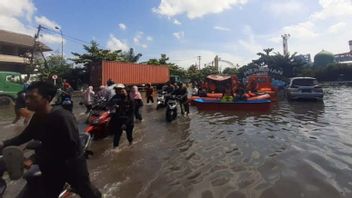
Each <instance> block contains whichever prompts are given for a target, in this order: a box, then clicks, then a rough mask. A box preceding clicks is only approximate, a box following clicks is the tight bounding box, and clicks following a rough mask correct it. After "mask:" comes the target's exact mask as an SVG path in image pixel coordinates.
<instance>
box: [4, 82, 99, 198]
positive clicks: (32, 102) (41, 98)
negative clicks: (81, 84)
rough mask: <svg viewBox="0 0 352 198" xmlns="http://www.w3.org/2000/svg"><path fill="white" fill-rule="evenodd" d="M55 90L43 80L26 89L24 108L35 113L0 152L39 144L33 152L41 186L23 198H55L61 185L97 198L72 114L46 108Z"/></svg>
mask: <svg viewBox="0 0 352 198" xmlns="http://www.w3.org/2000/svg"><path fill="white" fill-rule="evenodd" d="M56 91H57V90H56V87H55V86H54V85H52V84H51V83H48V82H43V81H38V82H33V83H32V84H31V85H30V86H29V87H28V89H27V93H26V105H27V107H28V109H29V110H32V111H34V112H35V113H34V115H33V117H32V119H31V121H30V123H29V124H28V126H27V127H26V128H25V129H24V131H23V132H22V133H21V134H19V135H18V136H16V137H14V138H11V139H8V140H6V141H4V142H0V150H1V149H2V148H4V147H7V146H19V145H22V144H24V143H26V142H28V141H30V140H32V139H34V140H38V141H40V142H41V146H40V147H39V148H38V149H36V151H35V153H36V159H37V163H38V165H39V168H40V170H41V172H42V176H41V180H42V182H41V184H42V185H43V187H42V188H41V191H40V192H38V191H35V192H34V191H33V190H32V191H31V190H29V191H26V193H24V194H22V196H23V197H39V198H41V197H43V198H44V197H45V198H54V197H58V196H59V194H60V192H61V191H62V189H63V188H64V185H65V183H68V184H70V185H71V186H72V187H73V188H74V189H75V192H76V193H77V194H79V195H80V196H81V197H89V198H96V197H97V198H98V197H101V193H100V192H99V191H98V190H97V189H96V188H95V187H94V186H93V185H92V184H91V182H90V179H89V173H88V168H87V163H86V159H85V156H84V152H83V149H82V147H81V140H80V138H79V132H78V128H77V125H76V120H75V118H74V116H73V114H72V113H70V112H68V111H66V110H63V109H62V108H61V107H52V106H51V105H50V102H51V100H52V99H53V98H54V96H55V94H56ZM29 188H30V187H29ZM28 193H29V194H28ZM32 193H34V194H35V195H33V194H32Z"/></svg>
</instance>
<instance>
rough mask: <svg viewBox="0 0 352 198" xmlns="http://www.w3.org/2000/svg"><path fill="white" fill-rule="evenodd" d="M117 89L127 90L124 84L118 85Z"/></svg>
mask: <svg viewBox="0 0 352 198" xmlns="http://www.w3.org/2000/svg"><path fill="white" fill-rule="evenodd" d="M115 87H116V88H119V89H124V88H125V85H124V84H121V83H117V84H116V86H115Z"/></svg>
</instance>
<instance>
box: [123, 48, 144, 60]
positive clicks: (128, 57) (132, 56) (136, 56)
mask: <svg viewBox="0 0 352 198" xmlns="http://www.w3.org/2000/svg"><path fill="white" fill-rule="evenodd" d="M141 56H142V54H141V53H138V54H135V52H134V50H133V48H130V50H128V51H127V52H124V53H123V54H122V59H123V61H124V62H129V63H136V62H138V60H139V58H140V57H141Z"/></svg>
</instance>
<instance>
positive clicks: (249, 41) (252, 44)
mask: <svg viewBox="0 0 352 198" xmlns="http://www.w3.org/2000/svg"><path fill="white" fill-rule="evenodd" d="M243 34H244V35H246V36H247V38H246V39H240V40H239V41H238V43H239V45H241V46H242V47H243V48H244V49H246V50H247V51H249V52H251V53H253V54H256V53H257V52H259V51H262V49H263V47H262V46H261V45H260V44H259V43H258V42H257V41H256V39H255V34H254V33H253V31H252V28H251V27H250V26H249V25H247V26H245V27H244V28H243Z"/></svg>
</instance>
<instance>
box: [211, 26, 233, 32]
mask: <svg viewBox="0 0 352 198" xmlns="http://www.w3.org/2000/svg"><path fill="white" fill-rule="evenodd" d="M213 28H214V29H215V30H220V31H225V32H228V31H231V29H230V28H227V27H221V26H214V27H213Z"/></svg>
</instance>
